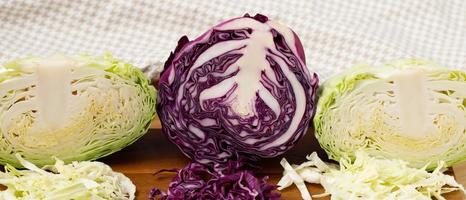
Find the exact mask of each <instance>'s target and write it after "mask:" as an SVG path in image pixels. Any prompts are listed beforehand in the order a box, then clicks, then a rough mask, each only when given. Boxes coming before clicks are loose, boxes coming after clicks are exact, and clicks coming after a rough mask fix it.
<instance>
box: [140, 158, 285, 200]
mask: <svg viewBox="0 0 466 200" xmlns="http://www.w3.org/2000/svg"><path fill="white" fill-rule="evenodd" d="M232 163H234V165H238V164H239V163H237V162H235V161H232ZM177 172H178V174H177V176H176V177H175V178H174V179H173V180H172V182H171V183H170V185H169V188H168V192H167V193H164V192H162V191H161V190H159V189H152V190H151V192H150V195H149V199H150V200H156V199H160V200H194V199H206V200H208V199H212V200H214V199H215V200H227V199H257V200H265V199H271V200H275V199H279V198H280V194H279V193H277V192H274V191H275V189H276V188H277V186H276V185H270V184H267V177H264V178H262V179H258V178H256V177H255V176H254V174H253V173H252V172H250V171H248V170H243V169H239V168H236V167H235V166H232V168H228V170H222V171H218V170H214V169H211V168H209V167H206V166H205V165H203V164H199V163H190V164H189V165H187V166H186V167H185V168H183V169H181V170H178V171H177Z"/></svg>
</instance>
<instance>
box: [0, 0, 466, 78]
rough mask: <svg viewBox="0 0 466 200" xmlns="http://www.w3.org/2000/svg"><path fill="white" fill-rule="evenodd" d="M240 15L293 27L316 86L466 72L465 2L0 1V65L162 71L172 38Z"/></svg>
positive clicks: (172, 41) (198, 32)
mask: <svg viewBox="0 0 466 200" xmlns="http://www.w3.org/2000/svg"><path fill="white" fill-rule="evenodd" d="M244 13H251V14H255V13H262V14H264V15H267V16H269V18H271V19H273V20H278V21H280V22H282V23H284V24H287V25H288V26H289V27H291V28H292V29H293V30H294V31H295V32H296V33H297V34H298V35H299V36H300V38H301V40H302V42H303V44H304V47H305V51H306V58H307V59H306V60H307V61H308V63H307V64H308V67H309V68H310V69H311V70H312V71H316V72H317V73H318V74H319V75H320V76H321V78H324V79H325V78H327V77H329V76H330V75H331V74H334V73H336V72H338V71H340V70H342V69H344V68H347V67H350V66H352V65H354V64H360V63H367V64H379V63H381V62H384V61H388V60H392V59H400V58H413V57H415V58H424V59H431V60H434V61H436V62H438V63H440V64H442V65H445V66H448V67H452V68H461V69H466V1H464V0H448V1H444V0H409V1H408V0H384V1H381V0H346V1H340V0H289V1H284V0H267V1H265V0H261V1H258V0H251V1H248V0H234V1H233V0H229V1H222V0H205V1H204V0H202V1H200V0H199V1H196V0H193V1H185V0H154V1H150V0H135V1H130V0H115V1H111V0H99V1H96V0H69V1H64V0H55V1H54V0H2V1H0V63H3V62H5V61H7V60H10V59H14V58H17V57H24V56H28V55H39V56H42V55H48V54H54V53H66V54H74V53H90V54H102V53H104V52H107V51H110V52H112V53H113V54H114V55H115V56H116V57H119V58H121V59H123V60H126V61H129V62H131V63H133V64H135V65H137V66H139V67H145V66H148V65H151V64H152V65H153V66H156V68H154V69H156V70H160V68H161V67H162V63H163V62H164V61H165V59H166V58H167V57H168V55H169V53H170V51H172V50H173V49H174V47H175V45H176V43H177V40H178V38H179V37H181V36H182V35H188V37H190V38H193V37H195V36H197V35H199V34H201V33H202V32H204V31H205V30H207V29H208V28H209V27H211V26H212V25H215V24H216V23H218V22H219V21H222V20H224V19H228V18H231V17H237V16H242V15H243V14H244Z"/></svg>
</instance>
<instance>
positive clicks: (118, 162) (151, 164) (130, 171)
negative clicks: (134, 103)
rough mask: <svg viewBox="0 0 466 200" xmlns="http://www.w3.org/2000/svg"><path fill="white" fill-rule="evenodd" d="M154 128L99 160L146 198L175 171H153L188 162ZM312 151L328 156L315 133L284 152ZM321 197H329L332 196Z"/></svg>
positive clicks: (274, 173)
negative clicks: (118, 150) (127, 180)
mask: <svg viewBox="0 0 466 200" xmlns="http://www.w3.org/2000/svg"><path fill="white" fill-rule="evenodd" d="M152 128H153V129H151V130H150V131H149V132H148V133H147V134H146V135H144V136H143V137H142V138H141V139H140V140H138V141H137V142H136V143H134V144H132V145H131V146H129V147H127V148H125V149H123V150H122V151H120V152H117V153H115V154H113V155H111V156H108V157H106V158H103V159H101V160H100V161H103V162H105V163H107V164H109V165H111V166H112V168H113V169H114V170H115V171H119V172H122V173H124V174H125V175H127V176H128V177H130V178H131V180H132V181H133V182H134V183H135V184H136V186H137V199H138V200H142V199H147V197H148V194H149V191H150V189H151V188H153V187H157V188H160V189H162V190H164V191H165V190H166V189H167V187H168V184H169V183H170V181H171V179H172V178H173V177H174V175H175V174H174V173H162V174H157V175H153V173H154V172H157V171H159V170H161V169H173V168H182V167H183V166H185V165H186V164H187V163H188V162H189V160H188V159H187V158H186V157H185V156H184V155H183V154H182V153H181V152H180V151H179V150H178V148H177V147H176V146H175V145H173V144H171V143H170V142H169V141H168V140H167V139H166V138H165V136H164V135H163V134H162V132H161V130H160V129H159V128H160V124H159V123H158V122H157V121H156V122H155V123H154V124H153V127H152ZM313 151H317V152H318V153H319V156H320V157H322V158H324V157H326V156H325V153H324V152H323V151H322V149H320V147H319V145H318V143H317V141H316V140H315V139H314V137H313V135H312V134H307V135H306V136H305V137H304V138H303V139H302V140H300V142H299V143H298V145H297V146H296V147H295V148H293V149H291V150H290V151H289V152H287V153H286V154H285V155H284V156H285V157H286V158H287V160H288V161H289V162H290V163H301V162H303V161H304V160H305V156H306V155H307V154H309V153H311V152H313ZM280 158H281V157H280ZM280 158H275V159H265V160H263V161H261V162H260V163H259V165H260V167H261V170H259V171H258V174H259V175H261V176H269V177H270V179H269V182H270V183H277V182H278V180H279V179H280V177H281V174H282V171H283V169H282V168H281V166H280V164H279V159H280ZM465 167H466V166H465V165H460V166H458V167H457V168H455V170H457V171H458V172H456V173H457V174H461V175H460V176H461V177H458V178H463V179H462V180H460V181H461V182H462V183H463V184H465V181H464V178H466V177H465V176H466V173H465V172H466V169H465ZM308 188H309V190H310V191H311V193H312V194H320V193H322V192H323V191H324V190H323V188H322V187H321V186H320V185H316V184H308ZM281 195H282V199H290V200H294V199H296V200H298V199H301V198H300V194H299V192H298V190H297V189H296V188H295V187H294V186H293V187H290V188H287V189H285V190H283V191H281ZM446 198H447V199H449V200H461V199H464V198H463V195H462V194H461V193H460V192H454V193H450V194H448V195H446ZM319 199H322V200H327V199H329V198H328V197H326V198H319Z"/></svg>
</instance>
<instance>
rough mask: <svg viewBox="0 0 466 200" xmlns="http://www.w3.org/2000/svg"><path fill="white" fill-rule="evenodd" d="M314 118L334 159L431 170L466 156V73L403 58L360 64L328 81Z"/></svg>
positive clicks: (318, 131) (318, 130)
mask: <svg viewBox="0 0 466 200" xmlns="http://www.w3.org/2000/svg"><path fill="white" fill-rule="evenodd" d="M320 89H321V97H320V99H319V102H318V106H317V113H316V116H315V118H314V126H315V130H316V137H317V139H318V140H319V142H320V144H321V146H322V147H323V148H324V149H325V150H326V152H327V154H328V155H329V157H330V158H332V159H334V160H339V159H340V158H342V157H349V158H354V153H355V152H356V150H358V149H363V150H364V151H366V152H367V153H368V154H369V155H375V156H384V157H386V158H396V159H402V160H406V161H408V162H409V163H410V165H411V166H414V167H422V166H424V165H426V164H429V165H428V167H427V168H428V169H429V170H432V169H434V168H435V167H436V165H437V163H438V161H440V160H444V161H445V162H446V165H447V166H451V165H452V164H454V163H457V162H460V161H462V160H464V159H465V158H466V146H465V145H466V109H465V107H466V72H464V71H459V70H452V69H447V68H443V67H439V66H437V65H435V64H433V63H431V62H427V61H419V60H403V61H397V62H393V63H390V64H387V65H384V66H380V67H372V66H358V67H354V68H352V69H349V70H348V71H346V72H343V73H342V74H340V75H338V76H335V77H334V78H332V79H329V80H328V81H326V82H325V83H324V84H323V85H322V87H321V88H320Z"/></svg>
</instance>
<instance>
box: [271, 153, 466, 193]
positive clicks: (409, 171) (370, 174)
mask: <svg viewBox="0 0 466 200" xmlns="http://www.w3.org/2000/svg"><path fill="white" fill-rule="evenodd" d="M307 159H308V160H309V161H307V162H304V163H303V164H301V165H299V166H297V165H293V166H292V168H290V167H288V166H289V164H288V162H287V161H286V159H283V160H282V162H281V164H282V166H283V167H284V169H285V171H284V173H283V174H284V175H283V178H282V179H281V180H280V181H279V182H278V185H279V186H280V187H279V188H278V189H279V190H282V189H284V188H287V187H289V186H290V185H292V184H293V183H295V184H296V185H297V186H298V188H303V185H304V183H303V181H305V182H309V183H320V184H322V186H323V187H324V188H325V193H324V194H320V195H313V197H322V196H326V195H331V199H332V200H347V199H360V200H395V199H411V200H424V199H432V198H433V197H435V199H439V200H443V199H445V198H444V197H442V194H444V193H448V192H452V191H456V190H460V191H462V192H463V193H464V192H465V190H464V187H463V186H462V185H461V184H459V183H457V182H456V181H455V179H454V177H453V176H450V175H446V174H444V173H443V172H444V171H445V168H444V166H445V163H444V162H440V163H439V164H438V165H437V168H436V169H435V170H434V171H433V172H428V171H427V170H426V167H427V166H428V165H426V166H425V167H423V168H421V169H417V168H411V167H409V166H408V162H405V161H402V160H396V159H393V160H390V159H383V158H381V157H371V156H369V155H368V154H367V153H365V152H363V151H357V152H356V159H355V160H354V162H352V161H351V159H348V158H342V159H340V167H339V168H337V167H335V166H332V165H331V164H327V163H324V162H323V161H322V160H320V158H319V157H318V156H317V154H316V153H315V152H314V153H312V154H311V155H310V156H308V157H307ZM296 175H299V176H296ZM300 192H301V193H303V192H307V193H309V192H308V191H307V188H306V187H305V186H304V189H300ZM302 196H308V195H302ZM308 199H310V198H308Z"/></svg>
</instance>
